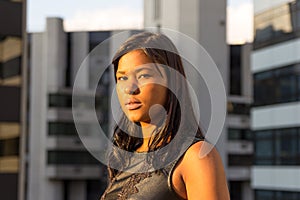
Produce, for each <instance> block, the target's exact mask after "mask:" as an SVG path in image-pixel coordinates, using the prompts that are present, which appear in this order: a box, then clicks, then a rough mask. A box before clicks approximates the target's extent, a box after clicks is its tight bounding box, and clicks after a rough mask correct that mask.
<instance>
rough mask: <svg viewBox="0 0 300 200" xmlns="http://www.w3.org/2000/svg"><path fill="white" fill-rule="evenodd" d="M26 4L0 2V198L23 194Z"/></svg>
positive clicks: (22, 0) (15, 196) (10, 197)
mask: <svg viewBox="0 0 300 200" xmlns="http://www.w3.org/2000/svg"><path fill="white" fill-rule="evenodd" d="M25 19H26V1H25V0H20V1H9V0H7V1H0V24H1V25H0V194H1V199H17V198H18V195H19V194H20V193H22V192H24V187H23V186H24V184H23V183H24V181H25V176H24V175H25V173H24V169H25V166H24V163H25V162H23V159H22V158H23V157H22V155H23V153H24V147H25V145H24V144H25V130H26V126H25V125H26V123H25V121H26V120H25V119H26V118H25V117H26V112H25V110H24V109H26V83H25V80H26V78H25V76H26V68H23V67H22V66H23V64H22V62H24V56H25V51H24V46H25V37H26V32H25V30H26V29H25V27H26V21H25Z"/></svg>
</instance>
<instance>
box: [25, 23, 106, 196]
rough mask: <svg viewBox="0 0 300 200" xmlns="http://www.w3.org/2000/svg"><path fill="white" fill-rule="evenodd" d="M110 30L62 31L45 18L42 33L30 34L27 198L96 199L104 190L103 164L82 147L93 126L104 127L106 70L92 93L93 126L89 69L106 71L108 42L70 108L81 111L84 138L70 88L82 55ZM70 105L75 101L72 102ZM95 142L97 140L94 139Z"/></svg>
mask: <svg viewBox="0 0 300 200" xmlns="http://www.w3.org/2000/svg"><path fill="white" fill-rule="evenodd" d="M111 34H112V32H110V31H101V32H65V31H64V28H63V20H62V19H58V18H48V19H47V23H46V30H45V31H44V32H41V33H31V34H29V41H30V42H29V53H30V56H29V62H28V63H29V69H30V76H29V77H30V84H29V88H30V91H29V92H30V95H29V99H30V104H29V139H28V163H27V165H28V179H27V199H30V200H40V199H43V200H47V199H48V200H52V199H56V200H71V199H72V200H91V199H99V198H100V196H101V194H102V192H103V190H104V189H105V187H106V180H107V176H106V166H104V165H102V164H101V163H100V162H99V161H98V160H97V159H95V158H94V157H93V156H92V155H91V154H90V153H89V152H88V151H87V150H86V148H85V146H84V145H83V143H82V139H83V138H82V137H84V140H85V141H87V142H89V143H90V144H93V145H99V144H94V143H95V141H94V140H93V137H92V135H93V130H94V129H93V128H94V127H95V126H98V122H99V123H100V124H101V127H102V128H103V129H104V132H107V131H108V128H109V118H110V116H109V114H108V113H109V112H108V109H109V107H108V104H109V96H110V95H109V92H110V83H111V80H110V71H109V70H107V71H106V72H105V73H104V75H103V76H102V78H101V79H100V81H99V85H98V87H97V90H96V94H95V109H96V113H97V117H98V120H99V121H98V122H97V123H96V124H95V123H92V122H91V118H92V117H91V116H92V115H93V113H94V108H93V107H91V105H90V104H89V103H88V102H90V100H91V99H93V98H94V96H93V92H92V89H91V88H92V86H91V85H92V84H93V83H95V81H98V80H97V79H98V78H99V77H96V76H95V73H94V71H95V70H97V69H99V68H101V67H106V66H103V65H104V63H106V62H107V59H109V55H110V44H108V45H106V46H104V48H102V50H103V51H101V52H98V53H99V54H97V55H96V56H93V57H90V58H89V60H88V63H89V64H88V67H87V68H85V69H84V70H83V71H82V72H81V73H83V74H84V76H81V79H79V80H76V81H79V82H80V88H79V90H80V91H79V93H77V94H76V95H77V96H76V99H77V100H78V101H75V104H76V105H77V106H79V107H80V108H81V112H80V117H79V120H77V123H78V124H80V128H82V129H83V130H84V136H82V135H81V137H79V135H78V133H77V130H76V128H78V127H76V128H75V124H74V120H73V115H72V98H73V97H72V86H73V84H74V81H75V77H76V73H77V71H78V70H79V68H80V65H81V63H82V62H83V60H84V59H85V58H86V57H87V55H88V54H89V53H90V52H91V51H92V50H93V49H94V48H95V47H96V46H97V45H98V44H99V43H101V42H102V41H104V40H106V39H107V38H109V37H110V36H111ZM73 103H74V101H73ZM96 142H97V141H96Z"/></svg>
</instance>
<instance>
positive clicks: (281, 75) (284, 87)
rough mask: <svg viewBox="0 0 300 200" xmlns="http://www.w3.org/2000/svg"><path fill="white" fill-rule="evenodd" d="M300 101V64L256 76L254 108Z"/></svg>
mask: <svg viewBox="0 0 300 200" xmlns="http://www.w3.org/2000/svg"><path fill="white" fill-rule="evenodd" d="M299 100H300V64H294V65H290V66H286V67H282V68H279V69H275V70H269V71H265V72H259V73H256V74H254V106H264V105H272V104H277V103H287V102H293V101H299Z"/></svg>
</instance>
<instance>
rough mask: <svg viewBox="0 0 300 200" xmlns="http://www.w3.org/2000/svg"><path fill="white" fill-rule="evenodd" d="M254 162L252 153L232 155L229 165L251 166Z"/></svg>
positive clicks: (229, 157) (230, 155) (229, 158)
mask: <svg viewBox="0 0 300 200" xmlns="http://www.w3.org/2000/svg"><path fill="white" fill-rule="evenodd" d="M252 163H253V156H252V155H232V154H229V156H228V165H229V166H251V165H252Z"/></svg>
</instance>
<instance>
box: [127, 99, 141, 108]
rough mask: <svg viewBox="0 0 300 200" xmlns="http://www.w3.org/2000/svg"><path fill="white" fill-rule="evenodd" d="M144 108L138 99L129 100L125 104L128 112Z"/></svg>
mask: <svg viewBox="0 0 300 200" xmlns="http://www.w3.org/2000/svg"><path fill="white" fill-rule="evenodd" d="M141 106H142V103H141V102H140V101H138V100H136V99H128V100H127V102H126V103H125V107H126V108H127V109H128V110H136V109H138V108H140V107H141Z"/></svg>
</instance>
